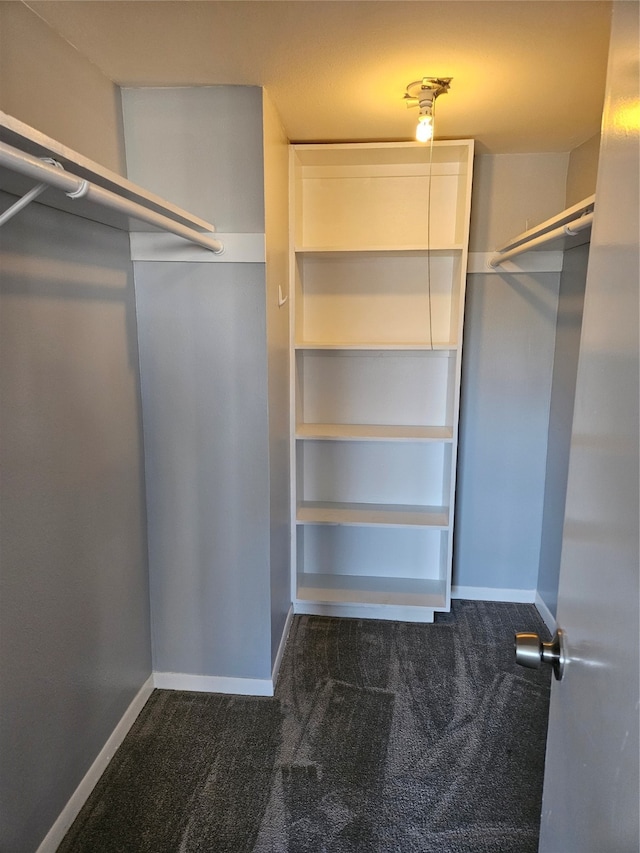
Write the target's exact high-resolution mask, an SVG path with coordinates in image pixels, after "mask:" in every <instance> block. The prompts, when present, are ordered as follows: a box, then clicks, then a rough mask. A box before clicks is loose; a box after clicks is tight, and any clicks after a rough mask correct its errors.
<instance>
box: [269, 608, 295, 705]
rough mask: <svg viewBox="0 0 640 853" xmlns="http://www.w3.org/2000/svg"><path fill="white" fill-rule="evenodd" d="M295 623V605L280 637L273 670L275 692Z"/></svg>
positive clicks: (288, 614) (288, 615)
mask: <svg viewBox="0 0 640 853" xmlns="http://www.w3.org/2000/svg"><path fill="white" fill-rule="evenodd" d="M292 621H293V604H292V605H291V606H290V607H289V612H288V613H287V618H286V619H285V620H284V628H283V629H282V637H280V645H279V646H278V652H277V654H276V659H275V661H274V662H273V669H272V670H271V683H272V684H273V689H274V690H275V687H276V684H277V683H278V675H279V673H280V664H281V663H282V656H283V655H284V649H285V646H286V645H287V639H288V637H289V631H290V630H291V623H292Z"/></svg>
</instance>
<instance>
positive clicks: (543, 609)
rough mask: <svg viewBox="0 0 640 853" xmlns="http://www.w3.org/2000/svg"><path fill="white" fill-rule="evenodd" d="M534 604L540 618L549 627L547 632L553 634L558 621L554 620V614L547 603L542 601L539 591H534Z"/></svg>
mask: <svg viewBox="0 0 640 853" xmlns="http://www.w3.org/2000/svg"><path fill="white" fill-rule="evenodd" d="M534 604H535V606H536V610H537V611H538V613H539V614H540V618H541V619H542V621H543V622H544V624H545V625H546V626H547V628H548V629H549V632H550V633H551V634H555V632H556V628H557V627H558V623H557V622H556V619H555V616H554V615H553V613H552V612H551V611H550V610H549V608H548V607H547V605H546V604H545V603H544V601H543V599H542V596H541V595H540V593H539V592H536V599H535V601H534Z"/></svg>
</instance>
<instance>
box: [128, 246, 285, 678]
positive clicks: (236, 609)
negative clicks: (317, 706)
mask: <svg viewBox="0 0 640 853" xmlns="http://www.w3.org/2000/svg"><path fill="white" fill-rule="evenodd" d="M135 277H136V294H137V303H138V317H139V336H140V364H141V373H142V398H143V411H144V416H143V417H144V434H145V452H146V472H147V501H148V514H149V562H150V570H151V601H152V613H153V656H154V669H155V670H158V671H160V672H181V673H192V674H198V675H219V676H232V677H244V678H268V677H270V675H271V669H270V647H269V641H268V637H269V609H270V605H269V480H268V420H267V381H266V379H267V377H266V358H265V353H266V330H265V320H264V268H263V266H262V265H261V264H219V265H218V264H216V265H213V264H206V263H202V264H200V263H193V264H180V263H173V262H171V263H136V264H135Z"/></svg>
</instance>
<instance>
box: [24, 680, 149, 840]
mask: <svg viewBox="0 0 640 853" xmlns="http://www.w3.org/2000/svg"><path fill="white" fill-rule="evenodd" d="M152 691H153V678H152V677H151V676H150V677H149V678H148V679H147V680H146V681H145V683H144V684H143V685H142V687H141V688H140V690H139V691H138V693H137V694H136V696H135V698H134V700H133V702H132V703H131V704H130V705H129V707H128V708H127V710H126V711H125V712H124V714H123V716H122V718H121V720H120V722H119V723H118V725H117V726H116V727H115V729H114V730H113V733H112V734H111V736H110V737H109V739H108V740H107V742H106V743H105V745H104V746H103V747H102V749H101V750H100V752H99V753H98V757H97V758H96V760H95V761H94V762H93V764H92V765H91V767H90V768H89V769H88V770H87V772H86V774H85V776H84V778H83V779H82V781H81V782H80V784H79V785H78V787H77V788H76V790H75V791H74V792H73V794H72V795H71V798H70V799H69V801H68V802H67V804H66V806H65V807H64V808H63V810H62V811H61V812H60V815H59V816H58V819H57V820H56V822H55V823H54V824H53V826H52V827H51V829H50V830H49V832H48V833H47V834H46V836H45V838H44V840H43V841H42V843H41V844H40V846H39V847H38V849H37V851H36V853H55V851H56V850H57V849H58V847H59V845H60V844H61V842H62V839H63V838H64V836H65V835H66V834H67V831H68V830H69V827H70V826H71V824H72V823H73V821H74V820H75V819H76V817H77V816H78V814H79V812H80V809H81V808H82V807H83V806H84V804H85V803H86V801H87V800H88V799H89V795H90V794H91V792H92V791H93V789H94V788H95V786H96V783H97V781H98V779H99V778H100V777H101V776H102V774H103V773H104V771H105V770H106V768H107V765H108V764H109V762H110V761H111V759H112V758H113V756H114V754H115V752H116V750H117V749H118V747H119V746H120V744H121V743H122V741H123V740H124V738H125V735H126V734H127V732H128V731H129V729H130V728H131V726H132V725H133V724H134V722H135V720H136V717H137V716H138V714H139V713H140V711H141V710H142V709H143V707H144V705H145V703H146V701H147V699H148V698H149V696H151V693H152Z"/></svg>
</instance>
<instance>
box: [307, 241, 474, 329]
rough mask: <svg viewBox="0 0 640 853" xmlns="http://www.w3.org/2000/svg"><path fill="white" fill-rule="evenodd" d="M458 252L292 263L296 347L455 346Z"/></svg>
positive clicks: (312, 259) (356, 256) (353, 256)
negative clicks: (295, 271)
mask: <svg viewBox="0 0 640 853" xmlns="http://www.w3.org/2000/svg"><path fill="white" fill-rule="evenodd" d="M459 264H460V253H444V252H432V253H421V254H418V253H411V254H407V255H402V254H399V253H394V254H393V255H385V254H374V253H371V254H367V253H364V254H362V253H345V254H343V255H342V256H340V255H335V254H332V255H329V256H323V255H301V256H299V257H298V267H299V273H300V275H299V281H300V302H299V305H300V308H301V311H300V314H299V321H298V326H297V330H296V334H297V340H298V342H299V343H304V342H326V343H331V342H341V343H347V342H352V343H359V342H367V341H377V342H380V343H394V342H395V343H400V342H403V343H418V342H420V343H425V344H431V343H432V342H433V343H436V344H439V345H442V344H447V345H451V344H455V342H456V332H457V327H458V311H457V307H458V301H459V294H458V285H459V280H460V276H459V274H456V273H457V271H458V268H459Z"/></svg>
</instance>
